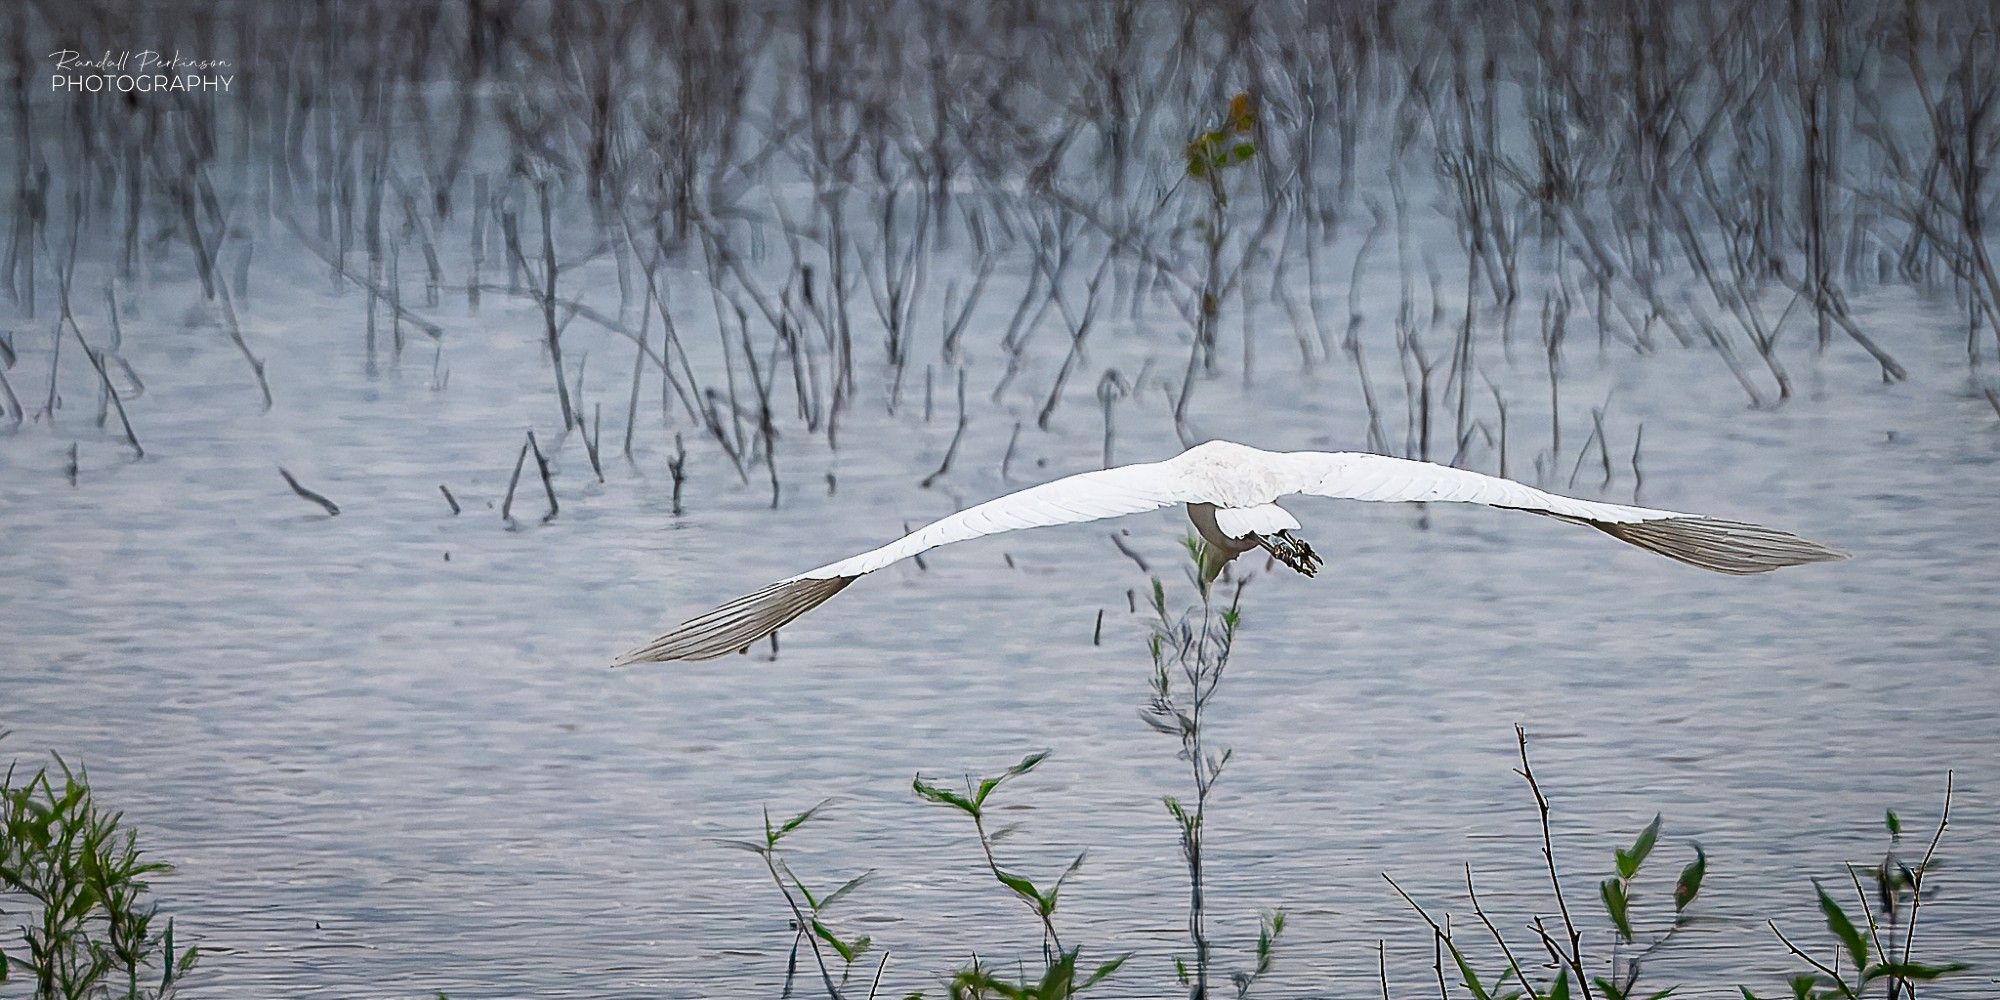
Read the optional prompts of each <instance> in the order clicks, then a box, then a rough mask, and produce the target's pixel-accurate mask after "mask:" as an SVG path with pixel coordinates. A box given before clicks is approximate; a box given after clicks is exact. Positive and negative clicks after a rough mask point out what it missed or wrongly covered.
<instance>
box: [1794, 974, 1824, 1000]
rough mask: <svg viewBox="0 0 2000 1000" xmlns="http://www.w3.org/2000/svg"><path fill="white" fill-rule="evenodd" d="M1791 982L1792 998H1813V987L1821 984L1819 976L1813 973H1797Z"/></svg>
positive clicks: (1809, 999)
mask: <svg viewBox="0 0 2000 1000" xmlns="http://www.w3.org/2000/svg"><path fill="white" fill-rule="evenodd" d="M1791 982H1792V1000H1813V987H1814V986H1816V985H1818V984H1819V978H1818V977H1817V976H1814V975H1812V974H1811V973H1806V974H1803V975H1797V976H1793V977H1792V980H1791Z"/></svg>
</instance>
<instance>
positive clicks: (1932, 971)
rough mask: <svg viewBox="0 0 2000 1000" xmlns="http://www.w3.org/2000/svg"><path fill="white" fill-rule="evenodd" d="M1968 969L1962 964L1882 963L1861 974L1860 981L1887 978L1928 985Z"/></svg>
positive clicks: (1967, 966)
mask: <svg viewBox="0 0 2000 1000" xmlns="http://www.w3.org/2000/svg"><path fill="white" fill-rule="evenodd" d="M1969 968H1972V967H1971V966H1969V965H1967V964H1965V963H1964V962H1946V963H1945V964H1943V965H1925V964H1924V963H1922V962H1883V963H1880V964H1878V965H1874V966H1870V967H1869V969H1868V971H1867V972H1865V973H1863V974H1862V976H1861V981H1862V982H1864V983H1866V982H1872V981H1874V980H1877V979H1881V978H1882V977H1884V976H1887V977H1888V978H1890V979H1900V980H1903V981H1905V982H1918V983H1928V982H1930V981H1931V980H1933V979H1936V978H1938V977H1939V976H1946V975H1950V974H1951V973H1954V972H1964V971H1965V970H1967V969H1969Z"/></svg>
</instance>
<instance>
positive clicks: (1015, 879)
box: [993, 868, 1042, 910]
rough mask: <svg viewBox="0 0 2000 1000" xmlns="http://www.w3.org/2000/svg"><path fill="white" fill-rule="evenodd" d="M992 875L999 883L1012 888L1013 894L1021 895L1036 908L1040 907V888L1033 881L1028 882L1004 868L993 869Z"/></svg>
mask: <svg viewBox="0 0 2000 1000" xmlns="http://www.w3.org/2000/svg"><path fill="white" fill-rule="evenodd" d="M993 877H994V878H997V879H999V880H1000V884H1001V885H1004V886H1006V887H1007V888H1009V889H1012V890H1014V894H1015V895H1017V896H1019V897H1021V898H1022V899H1025V900H1027V901H1028V902H1030V903H1033V904H1034V905H1035V908H1036V909H1037V910H1039V909H1040V908H1041V906H1042V892H1041V890H1039V889H1037V888H1035V883H1033V882H1030V881H1028V880H1027V879H1025V878H1022V877H1021V876H1019V875H1016V874H1014V873H1013V872H1010V871H1008V870H1007V869H1005V868H995V869H993Z"/></svg>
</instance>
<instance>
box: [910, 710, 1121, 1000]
mask: <svg viewBox="0 0 2000 1000" xmlns="http://www.w3.org/2000/svg"><path fill="white" fill-rule="evenodd" d="M1048 756H1049V754H1048V751H1046V750H1045V751H1041V752H1039V753H1031V754H1029V755H1027V756H1026V757H1023V758H1021V761H1020V763H1018V764H1015V765H1014V766H1012V767H1010V768H1008V769H1006V770H1005V771H1002V772H1000V773H999V774H996V775H992V776H990V777H980V778H975V777H973V776H972V775H966V776H965V779H964V785H963V788H964V791H963V792H959V791H953V790H952V789H950V788H946V787H945V786H943V785H940V784H934V783H932V782H927V781H925V780H924V778H923V775H921V774H920V775H917V776H916V777H915V778H913V779H911V781H910V789H911V790H912V791H914V792H916V794H917V797H918V798H921V799H923V800H924V801H926V802H931V803H935V804H937V805H941V806H945V807H947V808H950V809H955V810H957V811H958V812H961V813H964V814H965V815H966V816H967V817H968V818H970V819H971V820H972V829H973V832H974V833H976V834H977V835H978V837H979V850H980V855H981V857H982V858H983V860H984V861H985V863H986V870H987V871H988V872H989V873H991V874H992V876H993V880H994V881H995V882H998V883H999V884H1000V885H1002V886H1005V887H1006V888H1007V890H1008V891H1009V892H1011V893H1013V894H1014V897H1015V898H1016V899H1019V900H1020V901H1021V903H1022V904H1023V905H1024V906H1026V907H1027V908H1028V910H1029V911H1030V912H1032V913H1033V914H1034V915H1035V919H1036V920H1037V921H1038V922H1039V923H1040V924H1041V925H1042V959H1043V969H1042V975H1041V976H1040V977H1039V978H1036V979H1033V980H1029V979H1023V980H1021V981H1019V982H1009V981H1007V980H1003V979H1000V978H999V977H997V976H995V975H994V974H993V973H992V972H991V971H989V970H988V969H987V968H986V967H985V966H984V965H982V964H980V962H979V961H978V959H976V958H975V959H974V960H973V962H972V964H971V965H970V966H968V967H966V968H964V969H961V970H959V971H958V972H957V973H955V974H954V975H953V976H952V977H951V980H950V987H951V995H952V996H953V997H985V996H992V997H1000V998H1007V1000H1028V998H1035V1000H1057V998H1062V997H1070V996H1074V995H1076V994H1077V993H1081V992H1082V991H1084V990H1086V989H1088V988H1090V987H1092V986H1095V985H1097V984H1098V983H1101V982H1103V981H1104V980H1105V979H1107V978H1109V977H1110V976H1111V975H1112V974H1113V973H1115V972H1117V971H1118V968H1119V967H1120V966H1122V965H1124V964H1125V956H1122V955H1121V956H1119V957H1118V958H1114V959H1112V960H1110V961H1108V962H1104V963H1101V964H1099V965H1097V966H1096V967H1095V968H1094V969H1091V970H1090V971H1088V972H1086V973H1084V974H1083V975H1082V978H1078V972H1077V963H1078V962H1079V960H1080V957H1081V954H1082V951H1083V949H1082V948H1081V947H1080V946H1079V947H1074V948H1065V947H1064V946H1063V943H1062V936H1061V935H1060V934H1059V933H1057V931H1056V922H1055V917H1056V907H1057V904H1058V903H1059V902H1060V900H1061V897H1062V890H1063V886H1064V885H1066V884H1068V882H1069V880H1070V877H1071V876H1073V875H1075V874H1076V873H1077V871H1078V870H1080V869H1081V868H1082V867H1083V859H1084V854H1083V853H1081V852H1079V853H1078V854H1077V856H1076V860H1074V861H1072V862H1070V864H1069V867H1067V868H1065V869H1063V871H1062V873H1061V874H1059V875H1057V876H1056V877H1055V878H1054V879H1053V880H1050V881H1047V882H1046V883H1045V886H1046V887H1044V886H1042V885H1037V884H1036V883H1035V882H1034V881H1033V880H1032V879H1030V878H1028V877H1027V876H1025V875H1022V874H1020V873H1018V872H1014V871H1010V870H1008V869H1006V868H1004V867H1002V866H1001V864H1000V861H999V858H998V857H996V856H995V854H994V852H993V841H994V839H995V837H996V836H997V834H996V833H995V832H994V831H992V830H990V829H988V827H987V825H986V803H987V799H988V798H989V797H990V796H991V795H992V794H993V793H994V792H995V791H996V790H998V789H999V788H1000V786H1001V785H1004V784H1006V783H1007V782H1009V781H1012V780H1013V779H1015V778H1019V777H1021V776H1022V775H1024V774H1027V773H1029V772H1031V771H1033V770H1034V769H1035V768H1036V767H1037V766H1039V765H1040V764H1041V763H1042V762H1043V761H1044V760H1047V759H1048Z"/></svg>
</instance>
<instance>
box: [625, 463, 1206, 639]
mask: <svg viewBox="0 0 2000 1000" xmlns="http://www.w3.org/2000/svg"><path fill="white" fill-rule="evenodd" d="M1184 479H1185V477H1184V476H1182V475H1181V474H1180V472H1179V468H1178V467H1177V466H1175V465H1174V463H1173V462H1171V461H1168V462H1152V463H1148V464H1145V465H1126V466H1120V467H1119V468H1116V469H1102V470H1099V471H1097V472H1084V473H1079V474H1077V475H1074V476H1069V477H1067V478H1064V479H1058V480H1056V481H1055V482H1052V483H1043V484H1042V485H1040V486H1032V487H1029V488H1028V489H1025V490H1022V491H1020V492H1018V493H1009V494H1008V495H1006V496H1003V497H999V498H997V499H993V500H988V501H986V502H985V503H982V504H978V505H975V506H972V507H967V508H966V509H964V510H962V511H959V512H958V513H956V514H953V515H951V516H950V517H946V518H944V519H942V520H939V521H933V522H932V523H930V524H927V525H925V526H923V527H921V528H918V529H917V530H915V531H912V532H910V533H909V534H907V535H904V536H903V537H901V538H899V539H897V540H895V541H893V542H890V543H889V544H887V545H884V546H882V547H881V548H877V549H870V550H869V551H867V552H863V553H861V554H860V555H858V556H852V557H850V558H847V559H842V560H840V561H839V562H834V563H828V564H827V565H825V566H821V567H820V568H818V569H815V570H810V571H808V572H805V573H801V574H799V575H798V576H794V577H791V578H789V579H786V580H780V581H779V582H777V583H774V584H772V585H771V586H769V587H765V588H764V589H763V590H760V591H757V592H756V593H754V594H746V595H744V596H742V597H739V598H737V599H735V600H733V601H730V602H729V603H728V604H725V605H723V606H721V607H719V608H716V609H715V610H713V611H710V612H708V613H707V614H704V615H702V616H700V617H698V618H693V619H690V620H688V621H686V622H683V623H681V625H680V627H679V628H676V629H674V630H673V631H672V632H669V633H667V634H666V635H663V636H661V637H659V638H658V639H655V640H653V641H652V642H650V643H648V644H646V645H645V646H642V647H640V648H638V649H635V650H633V651H631V652H629V653H626V654H625V655H624V656H621V657H619V658H618V659H616V660H614V661H612V666H624V665H626V664H628V663H642V662H651V661H660V660H707V659H712V658H714V657H717V656H724V655H727V654H729V653H733V652H736V651H737V650H740V649H743V648H745V647H747V646H749V645H750V644H751V643H753V642H756V641H757V640H759V639H762V638H764V637H765V636H767V635H770V634H771V633H773V632H776V631H777V630H778V629H780V628H783V627H784V626H786V625H788V624H790V623H791V622H792V621H793V620H794V619H796V618H798V617H799V616H800V615H802V614H805V613H806V612H808V611H811V610H812V609H814V608H816V607H819V606H820V605H821V604H824V603H826V601H827V600H828V599H829V598H831V597H833V595H835V594H838V593H840V592H841V591H842V590H843V589H845V588H846V587H847V585H848V584H850V583H853V582H854V580H855V579H856V578H857V577H859V576H861V575H862V574H864V573H873V572H874V571H876V570H878V569H881V568H882V567H884V566H887V565H889V564H891V563H895V562H900V561H902V560H904V559H908V558H909V557H911V556H914V555H918V554H920V553H923V552H928V551H930V550H931V549H934V548H937V547H938V546H940V545H948V544H950V543H952V542H962V541H965V540H967V539H969V538H978V537H980V536H982V535H992V534H998V533H999V532H1002V531H1014V530H1016V529H1020V528H1040V527H1047V526H1049V525H1056V524H1075V523H1077V522H1080V521H1095V520H1099V519H1100V518H1106V517H1119V516H1121V515H1124V514H1138V513H1142V512H1144V511H1149V510H1158V509H1160V508H1162V507H1171V506H1173V505H1174V504H1178V503H1186V502H1187V501H1188V500H1189V499H1191V498H1190V496H1189V490H1188V488H1187V486H1186V483H1185V482H1184Z"/></svg>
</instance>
